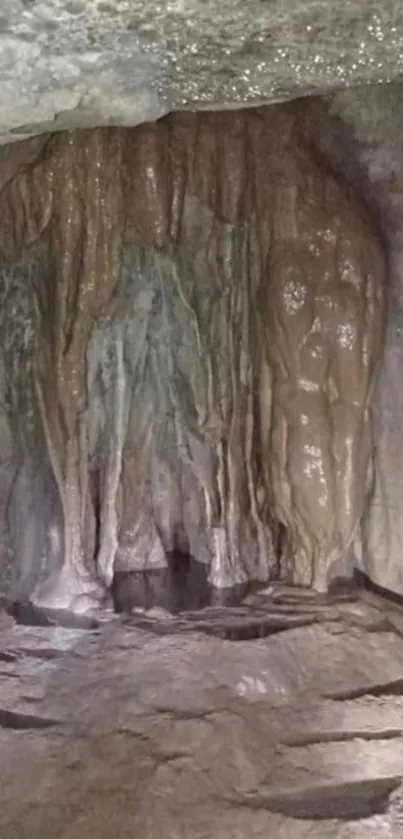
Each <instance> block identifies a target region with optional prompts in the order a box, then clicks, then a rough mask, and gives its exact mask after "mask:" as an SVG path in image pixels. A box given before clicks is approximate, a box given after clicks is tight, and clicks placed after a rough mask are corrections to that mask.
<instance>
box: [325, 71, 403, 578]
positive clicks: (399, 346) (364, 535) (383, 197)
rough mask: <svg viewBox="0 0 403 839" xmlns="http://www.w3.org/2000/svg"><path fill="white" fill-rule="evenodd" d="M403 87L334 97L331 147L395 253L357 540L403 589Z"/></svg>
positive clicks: (328, 123) (359, 560)
mask: <svg viewBox="0 0 403 839" xmlns="http://www.w3.org/2000/svg"><path fill="white" fill-rule="evenodd" d="M402 93H403V87H402V85H401V84H397V83H396V84H390V85H373V86H368V87H366V88H365V87H364V88H361V89H360V88H357V89H356V90H352V91H349V92H341V93H339V94H337V96H334V97H333V98H332V99H331V100H329V102H328V104H327V107H326V114H325V117H324V119H323V120H322V122H321V124H322V143H321V145H322V146H323V147H324V148H325V150H326V154H327V155H328V156H329V157H330V158H331V159H332V161H333V163H334V165H336V166H337V168H338V170H339V171H341V172H343V173H345V174H346V175H347V177H348V178H349V180H350V182H351V181H353V180H354V179H357V186H358V188H359V190H360V193H361V194H362V195H363V196H365V197H366V200H367V202H368V203H370V205H371V206H372V208H373V211H374V212H375V213H376V214H377V218H378V226H379V228H380V229H382V235H383V238H384V241H385V250H386V252H387V255H388V284H387V300H386V303H387V311H386V329H385V346H384V351H383V353H382V361H381V366H380V374H379V376H378V383H377V387H376V392H375V394H374V400H373V414H374V432H375V434H374V437H375V449H374V464H375V473H374V489H373V492H372V494H371V497H370V503H369V504H368V509H367V514H366V516H365V518H364V521H363V524H362V527H361V529H360V533H359V534H358V537H357V540H356V545H355V562H356V564H357V565H358V566H359V567H360V568H361V569H362V570H363V571H364V572H365V573H366V574H367V575H368V576H369V577H370V578H371V579H372V580H373V581H374V582H375V583H377V584H378V585H380V586H382V587H385V588H387V589H389V590H391V591H394V592H396V593H398V594H400V595H402V594H403V563H402V548H403V528H402V521H403V446H402V425H403V397H402V386H401V383H402V381H403V299H402V295H403V137H402V131H401V126H402V122H403V99H402Z"/></svg>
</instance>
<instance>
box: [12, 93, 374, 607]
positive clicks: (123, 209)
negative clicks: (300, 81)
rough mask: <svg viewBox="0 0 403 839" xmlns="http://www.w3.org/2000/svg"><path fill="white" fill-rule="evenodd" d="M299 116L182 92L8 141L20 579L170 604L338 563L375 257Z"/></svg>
mask: <svg viewBox="0 0 403 839" xmlns="http://www.w3.org/2000/svg"><path fill="white" fill-rule="evenodd" d="M313 131H314V126H312V125H311V123H310V121H309V119H308V117H307V113H306V110H305V108H304V105H303V103H296V104H295V103H294V104H292V105H283V106H275V107H267V108H261V109H256V110H251V109H249V110H247V111H238V112H227V113H218V112H217V113H200V114H194V113H190V112H189V113H177V114H172V115H170V116H168V117H166V118H164V119H162V120H160V121H159V122H157V123H154V124H147V125H143V126H141V127H138V128H134V129H126V128H102V129H95V130H80V131H74V132H70V133H58V134H54V135H49V136H46V137H43V138H39V139H38V138H37V139H35V140H34V141H27V142H26V143H22V144H16V146H15V149H14V148H13V147H10V149H9V153H8V156H6V157H3V158H1V161H0V163H1V165H0V183H1V184H2V186H3V188H2V191H1V193H0V203H1V213H0V218H1V222H0V296H1V306H0V309H1V319H2V323H1V330H0V333H1V357H2V365H3V369H4V382H5V384H4V393H5V396H4V398H5V404H6V406H7V410H6V412H5V415H6V419H7V423H8V425H7V428H8V429H9V435H10V438H11V440H12V457H10V459H9V466H8V468H9V473H7V474H8V477H7V480H6V478H5V479H4V481H5V484H4V486H5V487H7V492H5V496H7V504H5V503H4V504H3V507H4V516H5V518H6V522H7V527H8V529H9V534H10V540H11V550H12V557H13V568H14V576H15V579H14V582H13V587H14V588H13V597H14V599H16V600H20V601H23V600H29V601H31V602H32V603H34V604H36V605H39V606H43V607H47V608H58V609H60V608H62V609H71V610H74V611H85V610H86V609H87V608H89V607H90V606H91V605H92V604H94V603H96V602H98V601H102V598H103V597H104V595H105V593H106V592H107V591H109V590H112V592H113V593H114V597H115V603H116V604H117V608H119V609H120V610H129V609H130V608H132V607H133V606H139V607H146V608H149V607H151V606H154V605H160V606H163V607H165V608H168V609H173V610H174V611H180V610H181V609H183V608H192V609H197V608H201V607H202V606H204V605H206V604H208V603H209V602H211V599H213V601H214V598H216V599H217V598H218V601H220V598H221V602H223V601H224V602H225V601H226V598H228V597H230V596H231V592H232V593H237V592H238V593H240V592H242V591H244V590H245V587H247V586H248V585H250V584H252V585H253V584H256V585H258V584H266V583H267V582H268V581H270V580H275V579H280V580H284V581H286V582H289V583H292V584H295V585H298V586H305V587H313V588H314V589H316V590H318V591H322V592H323V591H326V590H327V587H328V585H329V582H330V580H331V578H332V576H334V575H335V574H336V575H337V573H339V570H340V568H341V569H343V568H345V567H346V564H347V565H348V562H349V561H350V560H349V557H350V554H351V551H352V550H353V546H354V540H355V539H356V538H357V534H358V531H359V525H360V522H361V520H362V517H363V514H364V510H365V507H366V503H367V500H368V497H369V496H370V493H371V490H372V482H373V469H372V447H373V441H372V426H371V411H370V405H371V398H372V394H373V390H374V384H375V380H376V375H377V370H378V366H379V360H380V357H381V351H382V342H383V322H384V288H385V265H384V258H383V250H382V247H381V244H380V241H379V238H378V235H377V231H376V229H375V225H374V223H373V221H372V218H371V217H370V215H369V213H368V211H367V209H366V207H365V206H364V203H363V202H362V201H361V200H360V198H359V197H358V196H357V195H356V193H355V191H354V189H353V187H352V186H350V185H349V184H348V183H346V182H345V180H343V178H342V177H341V176H340V175H339V174H336V173H335V172H334V171H332V168H331V167H330V165H329V164H328V162H327V161H326V160H325V159H324V157H323V155H321V154H320V153H319V152H318V150H317V149H316V146H315V143H314V137H313ZM1 167H2V168H1ZM2 422H3V419H2ZM7 481H8V483H7ZM0 512H1V511H0Z"/></svg>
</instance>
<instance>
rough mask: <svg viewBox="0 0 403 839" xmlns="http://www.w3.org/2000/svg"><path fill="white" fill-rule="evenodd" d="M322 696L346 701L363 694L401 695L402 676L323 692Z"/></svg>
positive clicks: (359, 697) (402, 687)
mask: <svg viewBox="0 0 403 839" xmlns="http://www.w3.org/2000/svg"><path fill="white" fill-rule="evenodd" d="M323 696H324V698H325V699H332V700H333V701H334V702H346V701H348V700H350V699H361V698H362V697H364V696H403V677H401V678H399V679H392V680H391V681H388V682H380V683H378V684H375V685H374V684H372V685H364V686H362V687H354V688H344V689H343V690H340V691H334V692H332V693H325V694H323Z"/></svg>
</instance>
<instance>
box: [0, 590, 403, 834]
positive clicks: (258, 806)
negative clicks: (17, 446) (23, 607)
mask: <svg viewBox="0 0 403 839" xmlns="http://www.w3.org/2000/svg"><path fill="white" fill-rule="evenodd" d="M0 625H1V636H0V638H1V640H0V836H4V837H8V839H28V837H29V839H73V837H74V839H81V837H85V839H87V837H94V839H96V837H99V839H106V837H108V839H109V837H116V839H125V837H133V839H134V837H135V839H164V837H167V839H188V837H189V839H190V837H192V839H210V838H211V839H213V837H214V839H263V837H264V839H294V837H295V838H297V837H298V839H300V837H301V839H302V837H303V839H308V837H312V838H314V839H330V837H332V839H333V837H340V839H347V838H348V839H353V837H354V839H356V838H357V837H376V839H385V838H386V837H400V836H401V837H403V637H402V636H403V610H402V609H401V608H400V607H399V606H398V605H394V604H392V605H391V604H390V603H386V602H385V601H383V600H382V599H381V598H380V597H378V596H377V595H373V594H369V593H368V592H362V593H359V594H357V595H354V596H353V595H351V596H349V597H348V596H345V597H339V598H333V599H331V598H328V599H326V598H318V597H315V596H313V595H310V594H305V595H303V594H300V595H298V594H297V593H296V592H295V591H291V590H289V589H287V588H285V587H281V586H277V587H273V588H271V589H269V590H267V591H266V592H264V593H261V594H260V595H254V596H250V597H249V598H247V600H246V602H245V603H244V604H243V605H242V606H241V607H239V608H237V609H227V610H225V611H224V610H221V609H217V608H215V609H209V610H205V611H204V612H199V613H193V614H190V613H188V614H186V615H181V616H178V617H176V618H170V617H169V616H167V615H166V614H164V613H162V612H158V611H155V612H151V613H148V614H143V615H141V614H138V615H133V616H130V617H126V618H122V617H114V616H112V614H110V613H105V614H103V615H101V616H99V620H96V621H93V622H88V627H87V628H79V629H77V628H69V627H67V626H60V625H50V626H39V627H38V626H36V627H34V626H24V625H19V624H17V623H16V622H15V621H14V620H13V619H12V618H11V617H10V616H9V615H8V614H7V613H6V612H5V611H4V612H0ZM252 636H258V637H252Z"/></svg>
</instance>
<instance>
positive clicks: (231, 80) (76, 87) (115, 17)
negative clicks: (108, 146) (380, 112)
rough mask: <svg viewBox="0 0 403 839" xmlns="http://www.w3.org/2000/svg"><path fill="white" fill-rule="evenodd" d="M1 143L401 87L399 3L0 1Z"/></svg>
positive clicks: (402, 56) (369, 0)
mask: <svg viewBox="0 0 403 839" xmlns="http://www.w3.org/2000/svg"><path fill="white" fill-rule="evenodd" d="M0 38H1V50H0V91H1V92H0V143H6V142H9V141H10V140H17V139H22V138H24V137H26V136H28V135H32V134H36V133H41V132H43V131H50V130H51V131H53V130H55V129H63V128H71V127H75V126H88V127H89V126H93V125H100V124H111V123H113V124H125V125H137V124H139V123H141V122H144V121H149V120H154V119H156V118H158V117H160V116H162V115H163V114H165V113H167V112H169V111H171V110H173V109H183V108H184V107H197V108H212V107H214V108H221V107H224V106H225V107H239V106H240V105H245V104H248V105H250V106H252V105H258V104H262V103H269V102H274V101H277V102H278V101H282V100H284V99H290V98H295V97H300V96H305V95H307V94H313V93H330V92H333V91H336V90H344V89H346V88H349V87H351V86H352V85H357V84H368V83H370V84H378V83H380V82H390V81H393V80H396V79H399V76H400V75H401V73H402V66H403V49H402V47H403V7H402V6H401V4H400V3H398V2H396V0H385V2H383V3H381V4H380V3H378V2H374V1H373V0H366V2H359V0H355V2H354V0H353V1H352V2H351V0H350V1H349V2H346V1H345V0H336V2H333V3H329V2H321V1H320V0H319V2H318V0H297V2H295V0H249V2H248V3H244V2H243V0H209V2H206V0H172V2H169V3H161V2H158V0H49V2H41V0H0Z"/></svg>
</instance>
